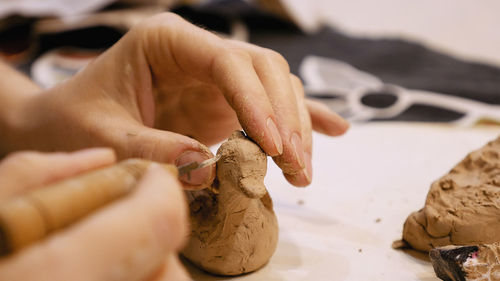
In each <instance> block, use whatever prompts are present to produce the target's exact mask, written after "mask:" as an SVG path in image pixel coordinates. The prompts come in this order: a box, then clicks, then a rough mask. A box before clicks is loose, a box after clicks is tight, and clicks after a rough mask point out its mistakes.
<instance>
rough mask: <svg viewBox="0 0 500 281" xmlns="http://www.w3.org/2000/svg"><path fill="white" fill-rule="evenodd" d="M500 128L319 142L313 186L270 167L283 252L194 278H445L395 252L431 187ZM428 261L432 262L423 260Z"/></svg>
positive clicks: (425, 130)
mask: <svg viewBox="0 0 500 281" xmlns="http://www.w3.org/2000/svg"><path fill="white" fill-rule="evenodd" d="M499 134H500V128H499V127H483V128H469V129H467V128H456V127H449V126H446V125H430V124H420V125H419V124H408V123H370V124H365V125H355V126H353V127H352V128H351V130H350V131H349V132H348V133H347V134H346V135H344V136H342V137H339V138H328V137H325V136H322V135H319V134H316V135H314V153H313V168H314V176H313V178H314V179H313V183H312V184H311V185H310V186H309V187H307V188H302V189H299V188H294V187H292V186H291V185H289V184H288V183H287V182H286V180H285V179H284V178H283V177H282V175H281V172H280V171H279V169H278V168H277V167H276V166H275V165H274V164H270V165H269V170H268V175H267V177H266V186H267V188H268V190H269V191H270V193H271V196H272V198H273V200H274V204H275V205H274V206H275V211H276V213H277V216H278V221H279V224H280V237H279V238H280V239H279V244H278V248H277V251H276V253H275V254H274V256H273V257H272V259H271V261H270V262H269V264H267V265H266V266H265V267H264V268H262V269H261V270H259V271H257V272H254V273H251V274H248V275H245V276H240V277H234V278H224V277H215V276H209V275H206V274H204V273H202V272H201V271H198V270H196V269H194V268H192V267H191V268H189V270H190V272H191V275H192V277H193V279H194V280H242V281H243V280H244V281H250V280H266V281H274V280H275V281H278V280H287V281H292V280H352V281H360V280H416V281H417V280H418V281H431V280H439V279H438V278H436V277H435V275H434V272H433V270H432V266H431V265H430V263H429V262H428V261H424V260H421V259H419V258H415V257H413V256H411V255H409V254H407V253H405V252H403V251H399V250H394V249H392V248H391V244H392V242H393V241H394V240H397V239H399V238H401V231H402V228H403V223H404V221H405V219H406V217H407V216H408V214H410V213H411V212H412V211H415V210H418V209H420V208H421V207H422V206H423V204H424V200H425V196H426V194H427V191H428V189H429V186H430V184H431V182H432V181H433V180H435V179H437V178H439V177H440V176H442V175H443V174H445V173H447V172H448V170H449V169H451V167H452V166H453V165H455V163H457V162H458V161H460V160H461V159H462V158H463V157H464V156H465V155H466V154H467V153H468V152H469V151H471V150H473V149H476V148H478V147H481V146H482V145H483V144H484V143H486V142H487V141H489V140H491V139H494V138H495V137H496V136H497V135H499ZM424 257H425V256H424Z"/></svg>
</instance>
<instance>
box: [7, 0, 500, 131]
mask: <svg viewBox="0 0 500 281" xmlns="http://www.w3.org/2000/svg"><path fill="white" fill-rule="evenodd" d="M163 11H172V12H174V13H177V14H179V15H181V16H183V17H184V18H186V19H187V20H189V21H191V22H192V23H194V24H196V25H198V26H201V27H203V28H206V29H208V30H212V31H214V32H216V33H217V34H219V35H220V36H224V37H227V38H233V39H235V40H243V41H248V42H251V43H254V44H257V45H260V46H264V47H267V48H271V49H274V50H276V51H278V52H280V53H282V54H283V55H284V56H285V58H286V59H287V60H288V61H289V64H290V67H291V71H292V72H293V73H294V74H296V75H298V76H300V77H301V79H302V80H303V82H304V85H305V90H306V94H307V95H308V96H309V97H310V98H314V99H317V100H321V101H322V102H324V103H325V104H327V105H328V106H329V107H330V108H332V109H333V110H335V111H337V112H339V113H340V114H341V115H343V116H344V117H346V118H348V119H349V120H351V121H353V122H369V121H374V120H376V121H412V122H446V123H450V124H454V125H457V126H474V125H476V124H499V123H500V51H498V50H500V17H498V11H500V2H498V1H494V0H484V1H481V2H477V1H467V0H454V1H453V0H442V1H432V0H422V1H396V0H380V1H362V0H353V1H341V0H308V1H303V0H255V1H244V0H212V1H209V0H205V1H203V0H184V1H182V0H121V1H115V0H88V1H79V0H45V1H39V0H17V1H11V0H0V56H1V57H2V58H3V59H4V60H6V61H8V62H9V63H11V64H12V65H14V66H15V67H17V68H18V69H20V70H22V71H23V72H25V73H27V74H28V75H30V76H31V77H32V79H34V80H35V81H36V82H37V83H38V84H40V85H42V86H43V87H50V86H52V85H54V84H56V83H59V82H60V81H63V80H64V79H67V78H68V77H70V76H71V75H74V74H75V73H76V72H77V71H78V70H79V69H81V68H82V67H84V66H85V65H86V64H87V63H88V62H90V61H91V60H92V59H94V58H95V57H96V56H98V55H99V54H100V53H102V52H103V51H104V50H106V49H107V48H108V47H110V46H111V45H113V44H114V43H115V42H116V41H118V40H119V39H120V37H121V36H122V35H123V34H124V33H126V32H127V30H128V29H130V27H131V26H133V25H134V24H135V23H137V22H139V21H141V20H143V19H145V18H147V17H149V16H151V15H153V14H156V13H159V12H163ZM199 48H200V51H203V46H199Z"/></svg>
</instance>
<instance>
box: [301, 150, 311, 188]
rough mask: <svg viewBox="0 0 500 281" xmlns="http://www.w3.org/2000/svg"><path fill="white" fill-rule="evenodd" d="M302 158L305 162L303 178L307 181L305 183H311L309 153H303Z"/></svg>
mask: <svg viewBox="0 0 500 281" xmlns="http://www.w3.org/2000/svg"><path fill="white" fill-rule="evenodd" d="M304 158H305V160H306V167H305V168H304V170H303V171H304V176H305V177H306V179H307V182H309V183H310V182H311V181H312V160H311V153H309V152H305V153H304Z"/></svg>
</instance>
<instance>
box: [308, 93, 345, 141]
mask: <svg viewBox="0 0 500 281" xmlns="http://www.w3.org/2000/svg"><path fill="white" fill-rule="evenodd" d="M306 105H307V109H308V111H309V114H310V116H311V120H312V125H313V129H314V130H315V131H318V132H320V133H322V134H325V135H329V136H340V135H342V134H344V133H345V132H346V131H347V129H349V122H347V121H346V120H345V119H344V118H342V117H340V116H339V115H338V114H336V113H335V112H333V111H331V110H330V109H329V108H328V107H327V106H326V105H324V104H323V103H320V102H317V101H312V100H306Z"/></svg>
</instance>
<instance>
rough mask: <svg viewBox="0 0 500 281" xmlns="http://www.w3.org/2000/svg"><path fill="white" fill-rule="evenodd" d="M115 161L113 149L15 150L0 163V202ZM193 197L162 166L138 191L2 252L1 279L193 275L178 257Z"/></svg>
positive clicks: (123, 280) (140, 279)
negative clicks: (21, 246) (42, 237)
mask: <svg viewBox="0 0 500 281" xmlns="http://www.w3.org/2000/svg"><path fill="white" fill-rule="evenodd" d="M114 161H115V156H114V153H113V152H112V151H111V150H110V149H90V150H84V151H80V152H75V153H51V154H46V153H38V152H20V153H15V154H12V155H10V156H8V157H7V158H6V159H5V160H3V161H2V162H0V203H1V202H2V201H4V200H7V199H9V198H12V197H15V196H18V195H21V194H23V193H25V192H28V191H30V190H33V189H37V188H43V187H42V186H44V185H46V184H49V183H51V182H54V181H57V180H61V179H64V178H66V177H70V176H74V175H77V174H80V173H83V172H85V171H88V170H92V169H96V168H98V167H102V166H106V165H110V164H112V163H114ZM185 201H186V200H185V198H184V196H183V194H182V188H181V185H180V184H179V182H178V181H177V179H176V178H175V177H174V176H173V175H171V174H169V173H168V172H166V171H165V170H164V169H163V168H161V167H159V166H157V165H154V166H152V167H151V168H150V169H149V170H148V172H147V173H146V175H145V176H144V177H143V178H142V180H141V182H140V183H139V184H138V186H137V187H136V189H135V191H134V192H133V193H132V194H129V195H128V196H127V197H125V198H123V199H120V200H117V201H116V202H113V203H111V204H109V205H107V206H104V207H102V208H101V209H99V210H97V211H95V212H94V213H92V214H90V215H88V216H87V217H85V218H82V219H81V220H80V221H78V222H75V223H74V224H73V225H71V226H69V227H67V228H66V229H63V230H60V231H58V232H56V233H54V234H53V235H51V236H49V237H48V238H46V239H45V240H42V241H39V242H38V243H35V244H33V245H31V246H28V247H27V248H24V249H21V250H20V251H18V252H15V253H13V254H10V255H8V256H4V257H2V258H0V280H23V281H30V280H37V281H44V280H47V281H53V280H72V281H78V280H82V281H84V280H95V281H113V280H116V281H146V280H147V281H157V280H158V281H159V280H163V281H167V280H171V281H182V280H189V277H188V275H187V273H186V272H185V271H184V269H183V267H182V265H181V264H180V263H179V260H178V256H177V252H178V251H179V250H180V247H181V246H182V244H183V241H184V240H185V238H186V233H187V212H186V203H185Z"/></svg>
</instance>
